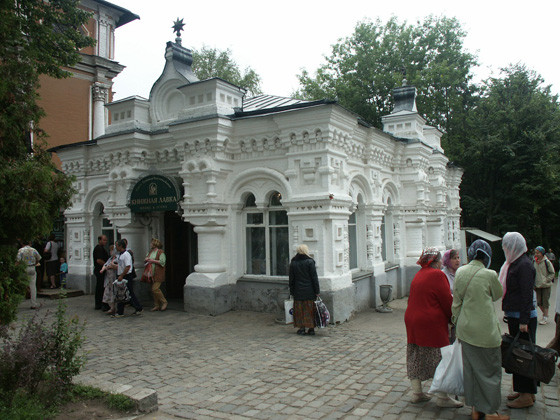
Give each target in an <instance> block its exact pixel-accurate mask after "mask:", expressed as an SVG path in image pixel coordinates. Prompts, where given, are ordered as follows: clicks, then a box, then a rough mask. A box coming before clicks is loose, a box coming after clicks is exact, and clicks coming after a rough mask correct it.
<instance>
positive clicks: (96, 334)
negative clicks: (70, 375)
mask: <svg viewBox="0 0 560 420" xmlns="http://www.w3.org/2000/svg"><path fill="white" fill-rule="evenodd" d="M41 302H42V303H43V307H42V309H41V310H40V311H41V312H42V311H46V310H48V309H49V308H53V309H54V308H55V306H56V302H55V301H48V300H44V299H43V300H41ZM92 303H93V297H92V296H81V297H77V298H70V299H68V306H69V307H68V312H69V314H74V313H75V314H77V315H78V316H79V317H80V318H81V319H84V320H86V321H87V324H86V329H85V335H86V337H87V340H86V343H85V345H84V349H85V351H87V355H88V362H87V364H86V366H85V368H84V369H83V372H82V374H81V375H82V376H83V377H85V378H96V379H98V380H100V381H108V382H113V383H119V384H131V385H134V386H138V387H143V388H152V389H156V390H157V392H158V400H159V412H157V413H152V414H148V415H145V416H142V417H141V418H142V419H146V420H147V419H150V420H151V419H160V420H163V419H172V418H175V417H178V418H209V419H213V418H224V419H235V418H237V419H245V418H255V419H339V418H344V419H378V418H383V419H385V420H392V419H400V420H407V419H466V418H470V416H469V414H470V408H467V407H463V408H460V409H440V408H438V407H437V406H436V404H435V402H434V401H430V402H427V403H423V404H411V403H410V396H409V393H410V386H409V381H408V380H407V378H406V361H405V359H406V356H405V354H406V334H405V329H404V321H403V318H404V308H405V305H406V301H394V302H393V303H392V306H393V307H395V311H394V312H393V313H392V314H379V313H376V312H374V311H366V312H362V313H360V314H358V315H357V316H356V317H355V318H353V319H352V320H351V321H350V322H346V323H344V324H340V325H337V326H333V327H329V328H327V329H323V330H319V331H318V332H317V335H316V336H314V337H311V336H298V335H296V334H295V329H294V328H293V327H292V326H289V325H282V324H279V323H278V322H277V321H276V320H275V316H274V315H271V314H261V313H252V312H230V313H227V314H224V315H221V316H217V317H210V316H202V315H194V314H189V313H185V312H183V311H181V310H180V305H179V304H175V306H176V307H175V308H174V307H173V305H170V309H168V310H167V311H165V312H149V311H148V309H149V306H147V307H146V310H145V311H144V314H143V315H142V316H127V317H125V318H121V319H114V318H110V317H109V316H107V315H104V314H102V313H100V311H94V310H93V304H92ZM127 312H128V313H130V312H132V311H131V309H130V308H127ZM31 313H32V311H30V310H29V309H27V308H26V307H24V306H23V304H22V309H21V310H20V319H25V318H26V317H28V316H29V314H31ZM546 327H547V328H551V329H552V328H554V326H553V325H548V326H546ZM557 377H558V375H557V376H556V377H555V379H553V381H552V382H551V384H550V385H547V386H543V387H541V389H540V394H539V396H538V398H537V403H536V404H535V406H534V407H532V408H530V409H522V410H509V409H507V407H506V405H505V395H506V394H507V393H508V392H509V391H510V389H511V377H510V376H509V375H506V374H504V376H503V385H502V395H503V396H504V403H503V406H502V408H501V412H503V413H509V414H511V416H512V419H556V420H557V419H560V407H559V403H558V384H557V382H556V380H557ZM425 387H426V389H427V387H428V384H425Z"/></svg>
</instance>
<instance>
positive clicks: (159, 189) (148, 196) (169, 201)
mask: <svg viewBox="0 0 560 420" xmlns="http://www.w3.org/2000/svg"><path fill="white" fill-rule="evenodd" d="M180 199H181V195H180V191H179V189H178V188H177V186H176V185H175V183H174V182H173V181H172V180H171V179H169V178H167V177H166V176H163V175H148V176H146V177H144V178H142V179H141V180H140V181H138V182H137V183H136V185H135V186H134V188H133V189H132V193H131V194H130V203H129V207H130V210H131V211H132V212H133V213H149V212H153V211H168V210H172V211H176V210H177V206H178V204H179V200H180Z"/></svg>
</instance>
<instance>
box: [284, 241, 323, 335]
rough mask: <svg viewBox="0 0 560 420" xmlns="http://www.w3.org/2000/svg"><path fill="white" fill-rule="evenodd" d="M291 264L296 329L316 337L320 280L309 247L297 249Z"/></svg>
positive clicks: (291, 286) (291, 288)
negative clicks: (316, 310)
mask: <svg viewBox="0 0 560 420" xmlns="http://www.w3.org/2000/svg"><path fill="white" fill-rule="evenodd" d="M296 252H297V253H296V255H295V257H294V258H292V261H291V263H290V294H291V295H292V296H293V297H294V327H296V328H299V329H298V331H297V333H298V334H300V335H302V334H305V329H306V328H307V329H308V330H307V334H308V335H315V313H314V309H315V299H316V298H317V296H319V278H318V277H317V269H316V268H315V261H314V260H313V258H311V257H310V256H309V248H308V247H307V245H300V246H298V247H297V250H296Z"/></svg>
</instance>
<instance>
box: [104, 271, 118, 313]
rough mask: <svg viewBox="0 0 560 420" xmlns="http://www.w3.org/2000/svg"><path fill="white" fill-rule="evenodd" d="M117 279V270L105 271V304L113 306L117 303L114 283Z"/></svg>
mask: <svg viewBox="0 0 560 420" xmlns="http://www.w3.org/2000/svg"><path fill="white" fill-rule="evenodd" d="M116 279H117V270H107V271H105V281H104V283H103V285H104V289H103V300H102V301H103V303H106V304H108V305H112V304H113V303H114V302H115V294H114V293H113V282H114V281H115V280H116Z"/></svg>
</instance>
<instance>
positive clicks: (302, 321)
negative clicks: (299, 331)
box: [294, 300, 315, 328]
mask: <svg viewBox="0 0 560 420" xmlns="http://www.w3.org/2000/svg"><path fill="white" fill-rule="evenodd" d="M294 327H296V328H315V302H314V301H312V300H294Z"/></svg>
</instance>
